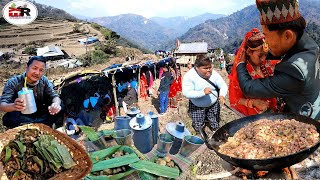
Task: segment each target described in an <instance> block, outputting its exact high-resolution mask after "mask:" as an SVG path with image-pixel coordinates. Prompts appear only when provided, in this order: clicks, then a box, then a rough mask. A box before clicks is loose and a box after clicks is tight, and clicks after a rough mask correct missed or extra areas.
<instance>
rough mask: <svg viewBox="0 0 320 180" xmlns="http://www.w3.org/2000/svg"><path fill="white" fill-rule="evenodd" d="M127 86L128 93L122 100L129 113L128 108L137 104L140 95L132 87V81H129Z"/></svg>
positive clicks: (124, 109)
mask: <svg viewBox="0 0 320 180" xmlns="http://www.w3.org/2000/svg"><path fill="white" fill-rule="evenodd" d="M127 88H128V92H127V95H126V96H125V97H124V98H123V101H122V107H123V111H124V112H125V113H127V110H128V108H130V107H132V106H135V105H136V103H137V102H138V96H137V92H136V90H135V89H134V88H132V87H131V84H130V83H128V85H127ZM128 106H129V107H128Z"/></svg>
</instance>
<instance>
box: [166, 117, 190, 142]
mask: <svg viewBox="0 0 320 180" xmlns="http://www.w3.org/2000/svg"><path fill="white" fill-rule="evenodd" d="M166 130H167V131H168V133H169V134H171V135H172V136H174V137H176V138H179V139H183V138H184V136H186V135H191V133H190V132H189V130H188V129H187V128H185V126H184V123H183V122H181V121H179V122H176V123H168V124H167V125H166Z"/></svg>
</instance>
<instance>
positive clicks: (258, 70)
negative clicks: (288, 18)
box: [229, 28, 279, 116]
mask: <svg viewBox="0 0 320 180" xmlns="http://www.w3.org/2000/svg"><path fill="white" fill-rule="evenodd" d="M267 52H268V45H267V44H266V43H265V42H264V35H263V34H262V33H261V32H259V30H258V29H256V28H253V29H252V30H251V31H249V32H248V33H247V34H246V36H245V38H244V40H243V41H242V43H241V46H240V48H239V50H238V53H237V54H236V57H235V60H234V63H233V67H232V71H231V74H230V75H229V80H230V81H229V99H230V105H231V107H232V108H234V109H235V110H237V111H239V112H240V113H242V114H244V115H246V116H250V115H255V114H260V113H263V112H265V111H267V110H271V111H276V104H277V101H276V98H268V99H258V98H247V97H245V96H244V94H243V93H242V91H241V89H240V86H239V82H238V76H237V71H236V68H237V64H238V62H239V60H240V58H241V56H242V53H245V58H246V59H247V61H246V63H247V65H246V66H247V69H248V72H249V74H250V75H251V77H252V78H253V79H258V78H268V76H273V71H274V67H275V65H276V64H277V63H278V62H279V61H276V60H266V54H267Z"/></svg>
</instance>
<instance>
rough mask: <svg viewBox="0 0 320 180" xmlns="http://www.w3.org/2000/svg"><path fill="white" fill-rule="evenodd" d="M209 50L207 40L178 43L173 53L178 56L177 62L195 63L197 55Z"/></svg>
mask: <svg viewBox="0 0 320 180" xmlns="http://www.w3.org/2000/svg"><path fill="white" fill-rule="evenodd" d="M207 52H208V43H206V42H192V43H177V48H176V50H175V51H174V53H173V55H174V57H176V58H177V63H180V64H188V63H189V62H190V63H192V64H194V62H195V60H196V57H197V55H200V54H204V55H206V54H207Z"/></svg>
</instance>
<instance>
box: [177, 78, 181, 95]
mask: <svg viewBox="0 0 320 180" xmlns="http://www.w3.org/2000/svg"><path fill="white" fill-rule="evenodd" d="M177 81H178V86H177V91H178V92H181V91H182V79H181V76H179V77H178V79H177Z"/></svg>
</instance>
